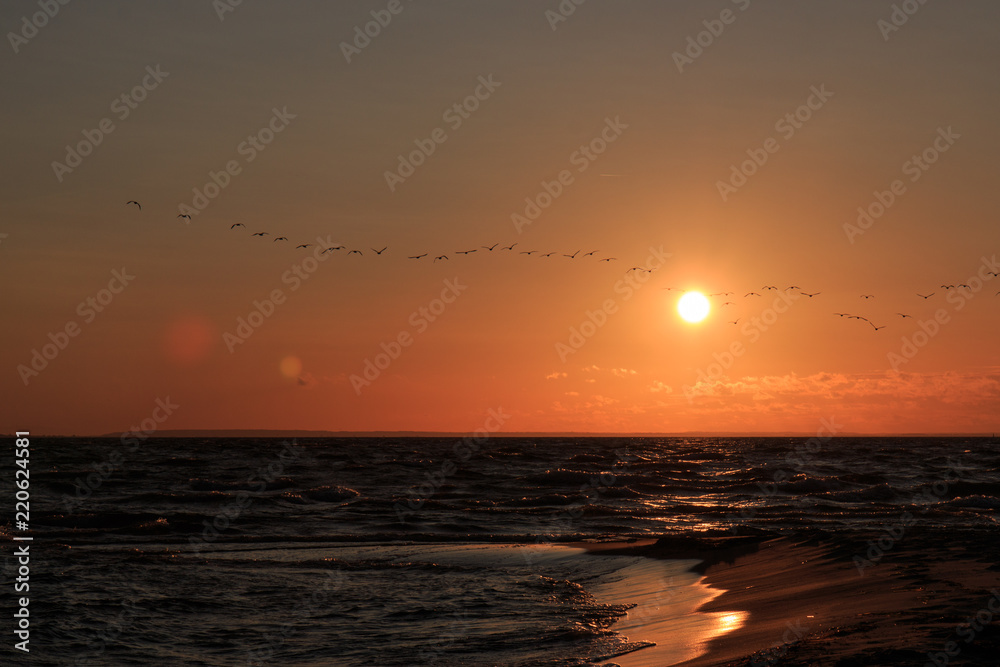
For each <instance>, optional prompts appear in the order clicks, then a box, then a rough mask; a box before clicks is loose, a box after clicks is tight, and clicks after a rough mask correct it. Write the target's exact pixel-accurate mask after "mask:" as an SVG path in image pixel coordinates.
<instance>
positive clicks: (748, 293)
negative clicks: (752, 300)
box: [743, 292, 760, 299]
mask: <svg viewBox="0 0 1000 667" xmlns="http://www.w3.org/2000/svg"><path fill="white" fill-rule="evenodd" d="M748 296H760V294H757V292H747V293H746V294H744V295H743V298H744V299H745V298H747V297H748Z"/></svg>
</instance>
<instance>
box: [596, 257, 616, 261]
mask: <svg viewBox="0 0 1000 667" xmlns="http://www.w3.org/2000/svg"><path fill="white" fill-rule="evenodd" d="M616 259H618V258H617V257H605V258H604V259H599V260H597V261H599V262H613V261H615V260H616Z"/></svg>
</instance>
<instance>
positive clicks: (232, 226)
mask: <svg viewBox="0 0 1000 667" xmlns="http://www.w3.org/2000/svg"><path fill="white" fill-rule="evenodd" d="M188 217H189V218H190V217H191V216H188ZM237 227H243V228H244V229H246V226H245V225H244V224H243V223H242V222H237V223H236V224H235V225H229V229H236V228H237Z"/></svg>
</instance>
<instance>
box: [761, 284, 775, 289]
mask: <svg viewBox="0 0 1000 667" xmlns="http://www.w3.org/2000/svg"><path fill="white" fill-rule="evenodd" d="M761 289H772V290H777V289H778V288H777V287H775V286H774V285H764V286H763V287H761Z"/></svg>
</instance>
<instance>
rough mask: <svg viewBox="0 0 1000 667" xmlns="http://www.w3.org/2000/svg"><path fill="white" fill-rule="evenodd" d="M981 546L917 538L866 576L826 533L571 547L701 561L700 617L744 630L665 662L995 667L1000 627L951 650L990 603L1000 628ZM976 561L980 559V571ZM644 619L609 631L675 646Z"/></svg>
mask: <svg viewBox="0 0 1000 667" xmlns="http://www.w3.org/2000/svg"><path fill="white" fill-rule="evenodd" d="M979 537H980V539H978V540H977V539H975V538H974V537H973V538H971V539H970V540H969V541H967V542H966V543H964V544H963V545H962V546H960V547H959V546H950V545H942V544H941V543H940V540H936V539H934V536H933V535H932V534H928V535H920V534H914V535H913V536H912V538H911V539H910V540H909V541H908V543H905V544H901V545H899V546H898V547H897V548H896V549H895V550H894V551H893V552H892V554H891V556H892V558H891V562H888V561H889V560H890V559H889V558H888V557H887V558H886V561H887V562H882V563H881V564H879V565H878V566H877V567H872V568H866V569H865V570H864V572H861V571H860V570H859V569H858V567H857V566H856V565H855V562H854V560H853V557H852V556H853V550H852V549H851V548H850V546H849V545H847V544H841V545H839V546H838V545H837V544H834V543H831V542H830V541H829V540H830V538H829V536H826V539H818V538H810V537H808V536H803V537H798V538H792V537H724V538H696V537H692V538H686V537H668V538H662V539H660V540H658V541H656V542H655V543H652V544H650V543H644V544H635V545H629V544H621V543H619V544H618V545H610V544H608V545H588V544H587V543H577V544H576V545H574V546H582V547H584V548H586V549H587V550H588V552H590V553H591V554H594V555H596V556H600V555H602V554H606V555H612V554H614V555H634V556H643V557H646V558H651V559H671V560H675V559H698V560H699V561H700V562H699V563H698V564H697V565H695V566H693V567H692V568H691V571H693V572H696V573H698V574H699V575H701V577H702V578H701V580H700V581H699V584H704V585H705V586H707V587H709V588H711V589H716V590H718V591H719V593H718V594H717V595H715V596H713V597H712V598H711V599H710V600H708V601H707V602H704V603H703V604H701V605H700V606H699V607H698V608H697V609H696V610H694V611H693V614H694V615H702V616H708V615H722V614H736V613H742V614H743V616H742V618H741V622H740V623H738V624H736V623H734V624H730V625H729V626H728V627H722V628H721V629H720V630H721V631H719V632H717V633H716V634H715V635H714V636H713V637H712V638H710V639H709V640H708V641H706V642H701V643H700V644H698V646H697V648H698V650H699V652H698V654H697V655H696V656H695V657H692V658H690V659H686V660H684V661H682V662H673V663H667V664H672V665H676V666H677V667H735V666H736V665H772V664H776V663H777V664H781V663H789V662H792V663H801V664H841V663H839V661H840V660H844V661H845V662H844V663H843V664H914V665H925V664H934V662H933V661H932V660H933V658H934V657H937V659H938V662H940V663H942V664H948V665H958V664H991V663H990V660H991V659H995V658H991V657H990V656H996V655H998V654H1000V653H997V649H998V647H1000V632H998V631H997V628H996V626H995V625H994V626H992V627H989V626H988V624H987V627H984V628H983V629H982V630H981V631H979V632H977V633H976V634H975V636H974V637H972V638H971V639H966V642H962V641H955V640H956V639H957V638H958V637H960V636H961V632H960V631H961V629H962V621H963V619H966V618H968V617H975V615H976V614H977V611H980V610H983V609H990V607H989V606H988V605H989V604H990V601H991V600H992V599H993V598H994V597H995V599H996V601H995V602H994V603H993V604H994V605H995V606H996V612H997V613H996V618H997V619H998V620H1000V593H997V592H996V591H998V590H1000V566H998V564H997V562H996V557H997V553H996V549H995V544H996V538H995V536H991V535H987V534H982V535H980V536H979ZM861 544H864V543H863V542H862V543H861ZM988 550H990V551H988ZM977 554H979V555H981V556H982V555H985V556H986V560H985V562H984V558H983V557H979V558H977ZM628 585H629V582H627V581H626V582H622V583H621V598H622V599H628V592H629V591H628ZM991 589H992V591H991ZM982 618H984V616H983V615H982V614H980V619H982ZM644 620H646V621H647V622H645V623H636V622H632V623H627V622H620V623H619V624H616V625H615V626H612V628H611V629H612V630H618V629H619V628H623V629H627V631H626V632H625V633H623V634H626V636H627V637H628V639H629V641H642V642H646V641H651V642H654V643H656V644H657V645H659V644H661V643H665V642H667V641H668V637H669V638H670V639H669V641H670V642H674V643H676V637H674V636H672V635H671V634H668V633H669V632H670V631H671V628H669V627H665V626H663V625H662V624H661V625H657V623H656V622H655V619H653V618H650V617H649V615H648V611H646V612H645V613H644ZM673 630H676V628H673ZM966 630H967V633H968V634H971V633H972V629H970V628H968V627H966ZM956 633H958V636H956ZM674 634H676V632H674ZM949 642H952V643H951V644H949ZM650 650H651V649H640V650H637V651H634V652H632V653H628V654H624V655H621V656H618V657H616V658H613V659H611V660H610V661H608V662H607V663H606V664H607V665H609V666H610V665H613V664H617V665H619V666H620V667H642V666H644V665H648V664H653V663H652V662H650V660H649V658H647V657H644V655H643V654H644V653H646V652H647V651H650ZM948 650H950V651H952V653H954V655H952V654H949V653H947V652H946V651H948ZM955 651H958V653H955ZM646 655H651V654H648V653H647V654H646ZM976 656H982V657H981V658H977V657H976ZM851 660H853V661H858V660H860V662H848V661H851ZM965 660H971V661H975V660H979V662H968V663H965V662H964V661H965ZM983 660H985V662H983ZM661 664H662V663H661Z"/></svg>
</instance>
